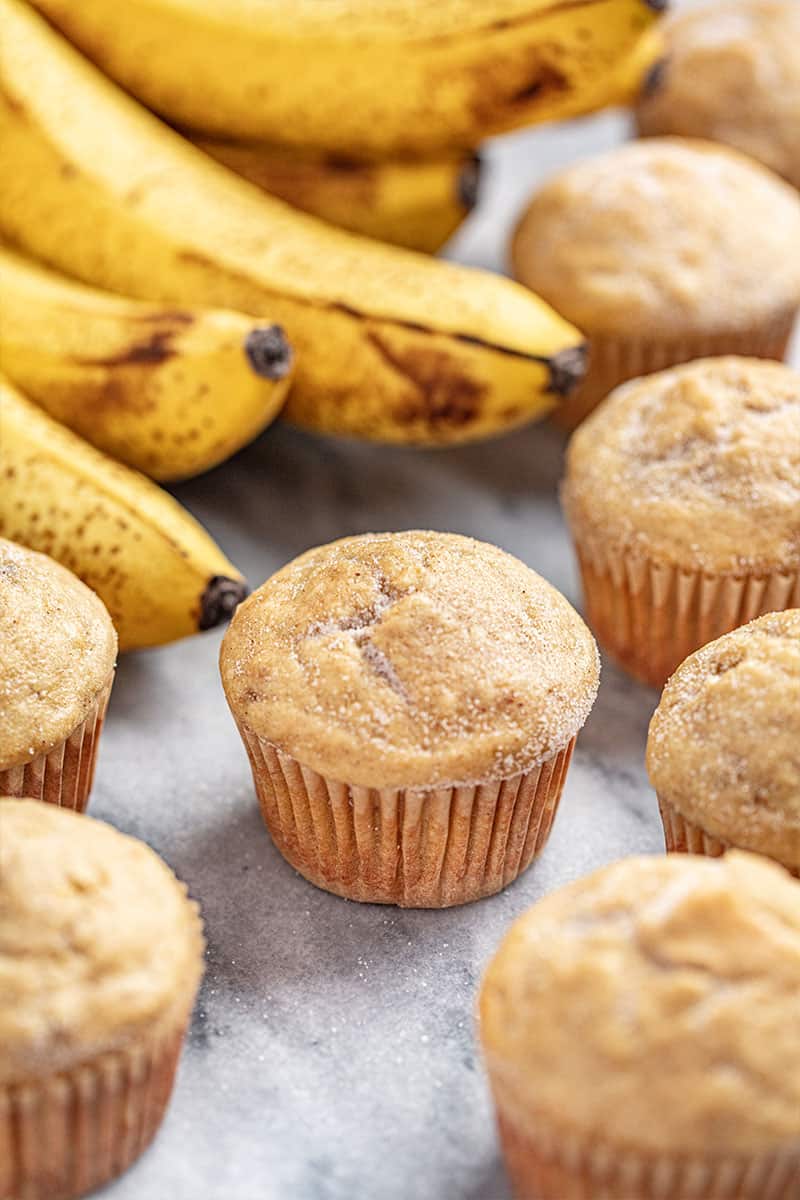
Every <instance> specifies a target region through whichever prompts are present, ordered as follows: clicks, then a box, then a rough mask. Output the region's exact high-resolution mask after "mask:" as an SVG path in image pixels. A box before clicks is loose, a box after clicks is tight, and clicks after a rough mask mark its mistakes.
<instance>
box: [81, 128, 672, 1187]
mask: <svg viewBox="0 0 800 1200" xmlns="http://www.w3.org/2000/svg"><path fill="white" fill-rule="evenodd" d="M623 133H624V123H623V122H622V120H621V118H618V117H614V116H606V117H601V118H599V119H598V118H595V119H593V120H590V121H585V122H579V123H576V124H574V125H571V126H569V127H563V128H556V129H551V130H542V131H538V132H529V133H525V134H522V135H518V136H516V137H513V138H509V139H504V140H502V141H498V142H496V143H494V144H493V145H492V146H491V147H490V148H489V151H488V154H487V159H488V163H487V175H488V178H487V186H486V189H485V195H484V199H483V203H482V205H481V208H480V210H479V211H478V212H477V213H476V214H474V216H473V218H472V219H471V220H470V222H469V224H468V226H467V227H466V228H465V229H464V230H463V231H462V232H461V233H460V234H459V236H458V238H457V240H456V241H455V242H454V243H453V246H452V247H451V251H450V252H451V253H452V254H453V256H454V257H457V258H459V259H460V260H462V261H465V262H470V263H473V264H477V265H481V266H487V267H492V268H494V269H502V266H503V251H504V246H505V242H506V238H507V234H508V228H509V224H510V222H511V220H512V219H513V217H514V214H515V213H516V212H517V210H518V209H519V207H520V205H521V203H522V202H523V200H524V198H525V196H526V195H527V194H528V193H529V192H530V191H531V189H532V188H533V186H534V184H535V183H536V181H537V180H538V179H539V178H541V177H542V176H543V175H544V174H546V173H547V172H549V171H551V170H552V169H553V168H554V167H556V166H559V165H561V164H565V163H567V162H569V161H571V160H572V159H573V158H575V157H578V156H579V155H581V154H585V153H587V152H591V151H593V150H597V149H601V148H604V147H605V146H608V145H611V144H612V143H613V142H614V141H616V140H617V139H618V138H619V137H621V136H622V135H623ZM562 453H563V439H562V438H561V436H560V435H558V434H557V433H556V432H555V431H554V430H552V429H551V428H549V427H548V426H547V425H544V426H537V427H533V428H529V429H527V430H523V431H521V432H519V433H515V434H513V435H511V436H508V437H506V438H503V439H501V440H498V441H495V442H491V443H487V444H484V445H481V446H474V447H468V448H465V449H460V450H457V451H437V452H419V451H405V450H395V449H384V448H380V447H371V446H366V445H358V444H348V443H341V442H334V441H326V440H320V439H315V438H312V437H309V436H305V435H302V434H300V433H297V432H294V431H292V430H289V429H286V428H280V427H276V428H274V429H272V430H269V431H268V432H267V433H266V434H265V435H264V436H263V437H262V438H261V439H260V440H259V441H258V442H256V443H255V444H254V445H253V446H251V447H250V448H249V449H247V450H246V451H245V452H243V453H242V454H240V455H239V456H238V457H237V458H236V459H235V460H234V461H232V462H230V463H228V464H227V465H225V466H224V467H221V468H219V469H218V470H216V471H214V472H212V473H211V474H209V475H207V476H206V477H204V478H202V479H199V480H196V481H194V482H192V483H189V484H186V485H184V486H182V487H180V488H179V489H177V494H178V495H179V497H180V499H181V500H182V501H183V502H184V503H185V504H186V505H187V506H188V507H189V508H190V509H191V510H192V511H193V512H194V513H196V514H197V516H198V517H199V518H200V519H201V520H202V521H204V522H205V523H206V524H207V525H208V527H209V528H210V529H211V530H212V532H213V533H214V534H215V536H216V537H217V538H218V539H219V540H220V542H221V543H222V545H223V546H225V547H226V549H227V551H228V553H229V555H230V556H231V557H232V558H233V559H234V561H236V562H237V563H238V564H239V566H240V567H241V568H242V569H243V570H244V571H245V572H246V573H247V575H248V577H249V579H250V581H251V583H253V584H254V585H256V584H259V583H260V582H261V581H262V580H263V579H264V578H265V577H266V576H267V575H269V574H270V573H271V572H272V571H274V570H275V569H276V568H277V567H279V566H280V565H281V564H283V563H284V562H285V561H287V560H288V559H289V558H291V557H293V556H294V555H296V554H298V553H299V552H300V551H302V550H304V549H306V548H307V547H309V546H311V545H314V544H317V543H320V542H326V541H329V540H330V539H332V538H335V537H341V536H343V535H345V534H351V533H358V532H362V531H365V530H383V529H402V528H414V527H417V528H418V527H424V528H433V529H443V530H454V531H457V532H461V533H467V534H471V535H473V536H475V537H478V538H483V539H486V540H488V541H491V542H495V543H497V544H499V545H500V546H503V547H505V548H506V549H507V550H509V551H511V552H512V553H513V554H516V555H518V556H519V557H520V558H521V559H523V560H524V561H525V562H527V563H529V564H530V565H531V566H533V567H535V568H536V570H538V571H540V572H541V573H542V574H543V575H545V576H546V577H547V578H548V579H550V580H551V581H552V582H553V583H554V584H555V585H556V586H557V587H558V588H560V589H561V590H562V591H563V592H565V594H566V595H567V596H568V597H569V599H570V600H572V601H573V603H575V604H579V593H578V589H577V580H576V573H575V568H574V564H573V560H572V555H571V551H570V547H569V543H568V540H567V536H566V532H565V529H564V525H563V522H562V519H561V516H560V513H559V509H558V505H557V501H556V484H557V481H558V479H559V476H560V473H561V465H562ZM219 641H220V635H219V634H217V633H212V634H208V635H206V636H204V637H198V638H195V639H193V640H190V641H187V642H183V643H180V644H178V645H175V646H172V647H169V648H167V649H162V650H158V651H151V652H146V653H141V654H138V655H134V656H131V657H128V658H126V659H125V660H124V661H123V662H122V663H121V665H120V670H119V675H118V678H117V682H116V685H115V688H114V694H113V697H112V702H111V709H110V714H109V719H108V725H107V729H106V732H105V734H104V741H103V744H102V750H101V756H100V765H99V770H98V776H97V783H96V789H95V793H94V796H93V800H92V805H91V812H92V813H93V815H94V816H96V817H104V818H107V819H108V820H110V821H112V822H113V823H114V824H115V825H117V826H119V827H120V828H121V829H123V830H126V831H128V832H130V833H133V834H136V835H137V836H139V837H141V838H144V839H145V840H146V841H148V842H149V843H150V844H151V845H152V846H154V847H155V848H156V850H158V851H159V852H160V853H161V854H162V855H163V856H164V857H165V858H166V859H167V861H168V862H169V863H170V864H171V865H172V866H173V868H174V869H175V871H176V872H177V873H178V874H179V875H180V876H181V877H182V878H183V879H185V880H186V881H187V883H188V885H189V888H190V890H191V892H192V894H193V895H194V896H195V897H196V898H197V899H198V900H199V901H200V902H201V904H202V907H203V912H204V915H205V920H206V924H207V934H208V964H207V971H206V977H205V981H204V983H203V987H202V991H201V994H200V998H199V1002H198V1004H197V1008H196V1011H195V1014H194V1020H193V1023H192V1027H191V1032H190V1036H189V1039H188V1043H187V1048H186V1052H185V1055H184V1058H183V1063H182V1066H181V1070H180V1074H179V1078H178V1082H177V1087H176V1090H175V1094H174V1098H173V1102H172V1106H171V1108H170V1111H169V1113H168V1115H167V1118H166V1121H165V1123H164V1126H163V1128H162V1131H161V1133H160V1135H159V1137H158V1138H157V1140H156V1142H155V1144H154V1145H153V1147H152V1148H151V1149H150V1150H148V1151H147V1153H146V1154H145V1155H144V1156H143V1158H142V1159H141V1160H140V1162H139V1163H138V1164H137V1165H136V1166H135V1167H134V1168H133V1169H132V1170H131V1171H130V1172H128V1174H127V1175H126V1176H125V1177H124V1178H123V1179H121V1180H119V1181H118V1182H117V1183H115V1184H114V1185H112V1186H110V1187H109V1188H107V1189H106V1190H105V1192H104V1193H103V1196H104V1198H105V1200H507V1198H508V1191H507V1187H506V1183H505V1181H504V1177H503V1172H502V1168H501V1166H500V1163H499V1160H498V1156H497V1147H496V1142H495V1135H494V1129H493V1125H492V1117H491V1110H490V1105H489V1099H488V1094H487V1088H486V1081H485V1076H484V1072H483V1069H482V1066H481V1062H480V1056H479V1052H478V1049H477V1045H476V1039H475V1029H474V1020H473V1011H474V1003H475V995H476V989H477V985H478V980H479V977H480V973H481V971H482V969H483V967H484V965H485V963H486V962H487V960H488V958H489V957H490V955H491V953H492V950H493V948H494V947H495V945H496V944H497V942H498V940H499V939H500V937H501V936H502V934H503V932H504V930H505V929H506V928H507V926H508V925H509V923H510V922H511V921H512V919H513V918H514V917H515V916H516V915H517V914H519V913H521V912H522V911H523V910H524V909H525V908H527V907H528V906H529V905H530V904H531V903H532V902H533V901H534V900H536V899H537V898H538V897H540V896H542V895H543V894H544V893H546V892H548V891H550V890H551V889H553V888H555V887H558V886H559V885H560V884H563V883H566V882H568V881H569V880H572V879H575V878H576V877H578V876H580V875H582V874H584V873H586V872H587V871H590V870H592V869H594V868H596V867H599V866H601V865H602V864H604V863H607V862H609V861H612V860H614V859H617V858H620V857H622V856H623V855H626V854H630V853H637V852H639V853H642V852H645V853H647V852H652V853H656V852H658V851H659V850H660V849H661V847H662V841H661V832H660V825H659V820H658V815H657V811H656V806H655V801H654V797H653V795H652V793H651V792H650V790H649V788H648V786H647V781H646V777H645V772H644V766H643V752H644V744H645V735H646V730H647V723H648V720H649V717H650V714H651V712H652V709H653V707H654V706H655V703H656V699H657V697H656V695H655V693H653V692H650V691H648V690H646V689H645V688H641V687H639V686H637V685H636V684H634V683H632V682H630V681H629V680H627V679H626V678H624V677H623V676H622V675H621V674H620V673H619V672H618V671H617V670H615V668H614V667H613V666H611V665H610V664H608V663H605V664H604V668H603V677H602V684H601V688H600V694H599V697H598V701H597V704H596V707H595V709H594V711H593V713H592V715H591V717H590V719H589V722H588V724H587V725H586V727H585V729H584V731H583V733H582V735H581V737H580V738H579V740H578V746H577V751H576V754H575V759H574V763H573V766H572V769H571V772H570V774H569V777H568V780H567V785H566V790H565V793H564V798H563V802H562V806H561V809H560V811H559V814H558V817H557V820H556V824H555V828H554V831H553V834H552V837H551V839H550V842H549V844H548V846H547V848H546V850H545V852H544V853H543V855H542V856H541V858H540V859H539V860H538V861H537V862H536V863H535V864H534V865H533V867H532V868H531V869H530V870H529V871H528V873H527V874H526V875H525V876H524V877H523V878H522V879H520V880H519V881H518V882H517V883H515V884H514V885H513V886H512V887H510V888H509V889H508V890H507V891H506V892H505V893H504V894H502V895H500V896H497V897H494V898H492V899H489V900H484V901H482V902H480V903H478V904H473V905H468V906H466V907H464V908H459V909H452V910H449V911H444V912H422V911H411V912H409V911H399V910H393V909H386V908H380V907H377V906H364V905H358V904H353V903H348V902H347V901H343V900H339V899H337V898H335V897H333V896H329V895H327V894H325V893H323V892H321V891H317V890H316V889H315V888H313V887H312V886H311V885H310V884H307V883H305V882H304V881H303V880H302V879H301V878H300V877H299V876H297V875H296V874H295V873H294V872H293V871H292V870H291V868H290V867H289V866H287V864H286V863H284V861H283V860H282V859H281V858H280V856H279V855H278V854H277V852H276V851H275V850H274V848H273V846H272V844H271V842H270V839H269V836H268V834H267V833H266V830H265V829H264V827H263V825H262V822H261V818H260V816H259V813H258V809H257V806H256V802H255V798H254V795H253V790H252V785H251V781H250V777H249V771H248V766H247V762H246V759H245V755H244V751H243V749H242V747H241V744H240V742H239V739H238V736H237V734H236V731H235V729H234V726H233V723H232V721H231V719H230V717H229V714H228V711H227V708H226V705H225V700H224V697H223V694H222V690H221V687H220V684H219V678H218V673H217V653H218V648H219Z"/></svg>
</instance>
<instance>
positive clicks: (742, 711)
mask: <svg viewBox="0 0 800 1200" xmlns="http://www.w3.org/2000/svg"><path fill="white" fill-rule="evenodd" d="M798 747H800V609H792V610H790V611H788V612H781V613H769V614H767V616H764V617H759V618H758V620H757V621H752V622H751V623H750V624H749V625H744V626H743V627H742V628H741V629H736V630H734V631H733V633H729V634H726V635H725V637H721V638H718V639H717V641H715V642H711V643H710V644H709V645H708V646H703V648H702V649H701V650H698V651H697V652H696V653H695V654H692V655H690V657H689V658H687V659H686V662H684V663H682V664H681V666H680V667H679V668H678V670H677V671H676V672H675V674H674V675H673V676H672V678H671V679H670V681H669V683H668V684H667V686H666V687H665V689H664V694H663V695H662V697H661V701H660V703H659V705H658V708H657V709H656V711H655V714H654V716H653V719H652V721H651V722H650V732H649V735H648V738H647V771H648V774H649V776H650V782H651V783H652V785H653V787H654V788H655V790H656V793H657V795H658V802H659V807H660V809H661V816H662V819H663V821H664V833H665V837H666V843H667V849H668V850H688V851H693V852H694V853H698V854H722V853H723V852H724V851H725V849H726V848H727V847H728V846H739V847H741V848H742V849H744V850H754V851H756V852H758V853H759V854H766V855H769V857H770V858H774V859H776V860H777V861H778V862H779V863H781V864H782V865H783V866H784V867H787V868H788V870H790V871H791V872H792V873H793V874H795V875H800V756H798Z"/></svg>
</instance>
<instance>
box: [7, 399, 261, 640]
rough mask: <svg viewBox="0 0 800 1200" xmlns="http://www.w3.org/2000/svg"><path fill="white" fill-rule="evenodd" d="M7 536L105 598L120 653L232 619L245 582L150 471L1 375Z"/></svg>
mask: <svg viewBox="0 0 800 1200" xmlns="http://www.w3.org/2000/svg"><path fill="white" fill-rule="evenodd" d="M0 431H2V436H0V482H1V484H2V486H0V535H1V536H2V537H6V538H10V539H11V540H12V541H14V542H21V543H22V544H23V545H24V546H30V547H31V549H32V550H42V551H44V553H45V554H50V555H51V556H52V557H53V558H56V559H58V561H59V562H62V563H63V564H64V565H65V566H67V567H69V568H70V570H72V571H74V572H75V574H76V575H78V576H80V578H81V579H83V580H84V582H85V583H87V584H88V585H89V587H91V588H93V589H94V590H95V591H96V592H97V594H98V595H99V596H100V597H101V598H102V599H103V600H104V601H105V604H106V607H107V608H108V611H109V612H110V613H111V618H112V620H113V622H114V625H115V626H116V629H117V633H118V635H119V647H120V650H136V649H139V648H140V647H143V646H155V645H159V644H161V643H162V642H171V641H175V640H176V639H177V638H182V637H186V636H187V634H190V633H196V632H197V631H198V630H201V629H210V628H211V627H212V626H213V625H218V624H220V623H221V622H222V621H224V620H227V618H228V617H229V616H230V615H231V613H232V612H233V610H234V608H235V607H236V605H237V604H238V603H239V601H240V600H242V599H243V598H244V596H245V595H246V594H247V586H246V584H245V582H244V580H243V578H242V576H241V575H240V574H239V572H238V571H237V570H236V568H235V567H233V566H232V565H231V564H230V563H229V562H228V560H227V559H226V558H225V556H224V554H223V553H222V551H221V550H220V549H219V548H218V547H217V546H216V545H215V543H214V542H213V541H212V540H211V538H210V537H209V535H208V534H207V533H206V531H205V530H204V529H203V527H202V526H201V525H199V524H198V523H197V521H195V520H194V518H193V517H190V516H189V514H188V513H187V512H186V511H185V510H184V509H183V508H181V506H180V504H178V502H177V500H173V498H172V497H171V496H170V495H168V494H167V493H166V492H163V491H162V490H161V488H159V487H156V485H155V484H154V483H151V482H150V480H149V479H146V478H145V476H144V475H139V474H138V473H137V472H136V471H131V470H130V468H129V467H123V466H122V465H121V464H120V463H116V462H114V461H113V459H110V458H107V457H106V455H104V454H101V453H100V451H99V450H95V449H94V447H93V446H90V445H89V444H88V442H84V441H83V439H82V438H79V437H78V436H77V434H74V433H71V432H70V430H69V429H66V428H65V427H64V426H63V425H59V424H58V422H57V421H54V420H53V419H52V418H51V417H49V416H47V414H46V413H44V412H42V411H41V409H39V408H37V407H36V405H35V404H32V403H31V402H30V401H29V400H27V399H26V398H25V397H24V396H23V395H22V393H21V392H18V391H17V390H16V388H15V387H14V386H13V385H12V384H10V383H8V382H6V381H5V380H4V379H2V378H1V377H0Z"/></svg>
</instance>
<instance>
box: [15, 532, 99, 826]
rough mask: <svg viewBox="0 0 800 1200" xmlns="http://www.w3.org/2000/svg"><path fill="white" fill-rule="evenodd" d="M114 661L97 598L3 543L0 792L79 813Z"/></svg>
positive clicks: (29, 553)
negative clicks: (29, 797)
mask: <svg viewBox="0 0 800 1200" xmlns="http://www.w3.org/2000/svg"><path fill="white" fill-rule="evenodd" d="M116 656H117V635H116V633H115V632H114V626H113V625H112V623H111V618H110V617H109V615H108V612H107V610H106V607H105V605H104V604H103V602H102V600H101V599H100V598H99V596H96V595H95V593H94V592H93V591H91V590H90V589H89V588H88V587H86V586H85V584H83V583H81V581H80V580H79V579H77V578H76V577H75V576H74V575H73V574H72V572H71V571H68V570H67V569H66V567H62V566H61V564H60V563H57V562H54V560H53V559H51V558H48V557H47V555H45V554H37V553H36V552H35V551H33V550H28V549H26V548H25V547H23V546H18V545H16V544H15V543H14V542H9V541H6V540H5V538H0V698H1V701H2V702H1V704H0V708H2V720H1V721H0V795H6V796H31V797H33V798H35V799H37V800H46V801H49V802H50V803H52V804H60V805H63V806H64V807H65V808H74V809H77V810H78V811H81V812H82V811H83V809H84V808H85V807H86V803H87V800H88V797H89V791H90V789H91V786H92V777H93V775H94V766H95V759H96V755H97V744H98V739H99V737H100V731H101V729H102V727H103V719H104V717H105V712H106V706H107V704H108V697H109V694H110V692H111V684H112V682H113V678H114V664H115V661H116Z"/></svg>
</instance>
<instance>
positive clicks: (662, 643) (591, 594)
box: [575, 537, 800, 688]
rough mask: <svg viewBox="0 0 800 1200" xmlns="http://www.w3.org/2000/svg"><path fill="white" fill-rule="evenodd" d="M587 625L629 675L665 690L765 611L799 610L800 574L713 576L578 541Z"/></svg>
mask: <svg viewBox="0 0 800 1200" xmlns="http://www.w3.org/2000/svg"><path fill="white" fill-rule="evenodd" d="M575 548H576V552H577V556H578V564H579V567H580V572H581V579H582V583H583V595H584V606H585V609H586V619H587V622H588V624H589V626H590V627H591V629H592V632H593V633H594V634H595V636H596V637H597V640H598V641H599V642H600V644H601V646H602V647H603V648H604V649H605V650H607V651H608V653H609V654H610V655H611V656H612V657H613V658H614V659H616V661H617V662H618V663H619V664H620V666H622V667H623V668H624V669H625V670H626V671H628V672H629V674H631V675H633V676H634V678H636V679H639V680H640V681H641V682H642V683H647V684H650V685H651V686H652V687H658V688H660V687H663V685H664V684H665V683H666V681H667V679H668V678H669V676H670V675H671V674H672V673H673V671H675V669H676V668H677V667H679V666H680V664H681V663H682V662H683V660H684V659H685V658H687V657H688V655H690V654H692V653H693V652H694V651H695V650H698V649H699V648H700V647H701V646H705V645H706V643H707V642H711V641H714V639H715V638H718V637H721V636H722V635H723V634H724V633H730V631H731V630H732V629H737V628H738V627H739V626H740V625H745V624H746V623H747V622H748V621H752V620H754V619H755V618H756V617H759V616H762V615H763V614H764V613H768V612H778V611H781V610H783V609H785V608H797V607H800V573H798V572H796V571H793V572H787V573H783V572H780V571H775V572H773V573H771V574H767V575H749V574H741V575H714V574H711V573H708V572H703V571H684V570H681V569H680V568H678V567H675V566H672V565H670V564H667V563H660V562H658V561H656V560H655V559H651V558H649V557H647V556H646V555H643V554H641V553H638V552H637V553H633V552H627V553H626V552H620V551H616V550H614V549H605V548H603V547H601V546H600V545H599V544H598V542H597V541H590V540H588V539H584V538H580V537H576V542H575Z"/></svg>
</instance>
